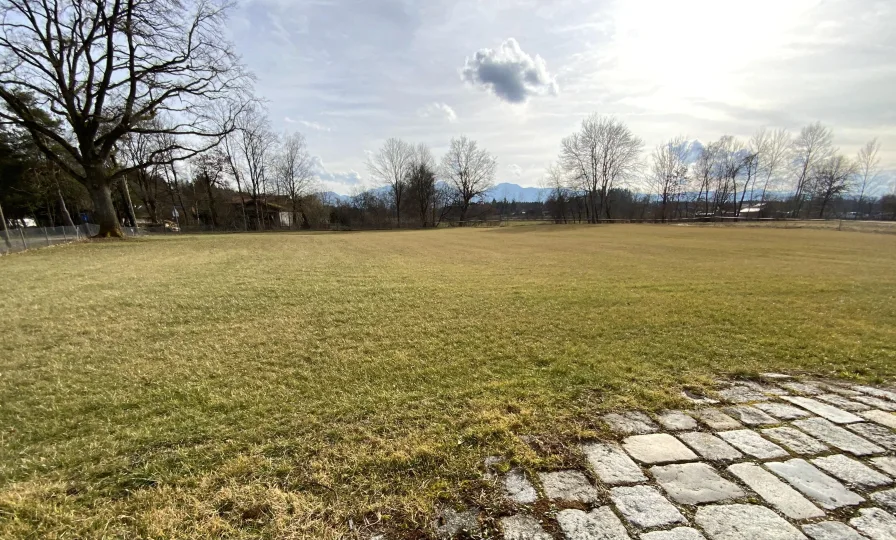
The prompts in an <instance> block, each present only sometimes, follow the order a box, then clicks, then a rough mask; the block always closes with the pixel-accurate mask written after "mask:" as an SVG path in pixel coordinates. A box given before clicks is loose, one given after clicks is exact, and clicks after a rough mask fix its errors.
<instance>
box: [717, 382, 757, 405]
mask: <svg viewBox="0 0 896 540" xmlns="http://www.w3.org/2000/svg"><path fill="white" fill-rule="evenodd" d="M719 395H720V396H722V397H723V398H724V399H725V400H727V401H730V402H731V403H750V402H753V401H767V400H768V396H766V395H765V394H763V393H762V392H759V391H758V390H754V389H752V388H750V387H748V386H744V385H735V386H732V387H730V388H726V389H724V390H719Z"/></svg>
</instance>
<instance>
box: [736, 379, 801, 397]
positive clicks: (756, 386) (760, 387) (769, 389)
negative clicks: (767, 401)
mask: <svg viewBox="0 0 896 540" xmlns="http://www.w3.org/2000/svg"><path fill="white" fill-rule="evenodd" d="M738 384H740V385H741V386H746V387H748V388H752V389H753V390H756V391H757V392H760V393H762V394H772V395H775V396H786V395H788V394H789V392H788V391H787V390H784V389H783V388H779V387H777V386H772V385H769V384H760V383H758V382H753V381H740V382H739V383H738Z"/></svg>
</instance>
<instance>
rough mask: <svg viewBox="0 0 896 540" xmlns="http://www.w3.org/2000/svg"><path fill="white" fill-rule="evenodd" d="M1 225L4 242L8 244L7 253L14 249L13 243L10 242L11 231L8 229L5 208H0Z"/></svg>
mask: <svg viewBox="0 0 896 540" xmlns="http://www.w3.org/2000/svg"><path fill="white" fill-rule="evenodd" d="M0 224H2V225H3V241H4V242H5V243H6V251H7V252H9V250H11V249H12V243H11V242H10V241H9V229H7V228H6V216H4V215H3V207H2V206H0Z"/></svg>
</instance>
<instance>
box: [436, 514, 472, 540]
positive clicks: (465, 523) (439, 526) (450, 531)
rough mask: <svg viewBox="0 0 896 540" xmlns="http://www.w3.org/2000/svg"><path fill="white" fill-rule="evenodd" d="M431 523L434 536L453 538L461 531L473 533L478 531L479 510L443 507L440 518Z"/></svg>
mask: <svg viewBox="0 0 896 540" xmlns="http://www.w3.org/2000/svg"><path fill="white" fill-rule="evenodd" d="M433 525H434V528H435V530H436V536H437V537H438V538H440V539H445V540H447V539H450V538H454V537H455V536H457V535H458V534H460V533H461V532H467V533H470V534H474V533H476V532H478V531H479V512H477V511H476V510H464V511H463V512H457V511H455V510H454V509H453V508H445V509H444V510H442V513H441V516H440V519H439V520H437V521H436V522H435V523H434V524H433Z"/></svg>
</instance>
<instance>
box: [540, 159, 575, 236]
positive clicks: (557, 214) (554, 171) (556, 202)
mask: <svg viewBox="0 0 896 540" xmlns="http://www.w3.org/2000/svg"><path fill="white" fill-rule="evenodd" d="M541 187H542V189H543V190H545V191H547V193H548V195H547V200H546V201H545V205H546V206H547V207H548V209H549V212H551V216H552V217H553V218H554V221H555V222H556V223H568V221H569V218H570V216H569V200H570V199H571V198H572V196H573V194H574V193H575V191H574V190H573V189H572V188H571V187H570V182H569V177H568V176H567V173H566V170H564V168H563V167H562V166H561V165H560V164H559V163H552V164H550V165H548V167H547V169H546V170H545V175H544V177H543V178H542V181H541Z"/></svg>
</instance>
